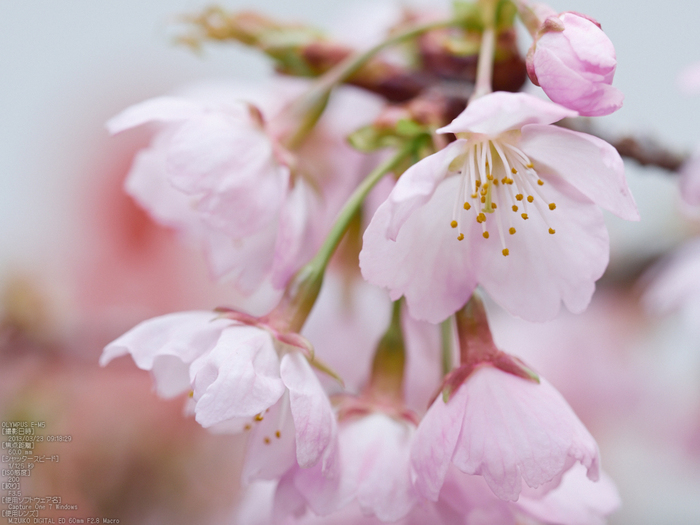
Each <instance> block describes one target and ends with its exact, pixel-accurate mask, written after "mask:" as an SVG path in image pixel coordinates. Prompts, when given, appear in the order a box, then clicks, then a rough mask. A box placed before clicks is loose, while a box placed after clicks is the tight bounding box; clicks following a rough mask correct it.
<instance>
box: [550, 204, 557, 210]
mask: <svg viewBox="0 0 700 525" xmlns="http://www.w3.org/2000/svg"><path fill="white" fill-rule="evenodd" d="M556 207H557V205H556V204H554V203H553V202H552V203H550V204H549V209H550V210H553V209H555V208H556Z"/></svg>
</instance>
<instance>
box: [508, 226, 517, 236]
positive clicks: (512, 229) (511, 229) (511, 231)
mask: <svg viewBox="0 0 700 525" xmlns="http://www.w3.org/2000/svg"><path fill="white" fill-rule="evenodd" d="M508 233H510V234H511V235H514V234H515V228H513V227H512V226H511V227H510V229H509V230H508Z"/></svg>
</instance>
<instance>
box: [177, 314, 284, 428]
mask: <svg viewBox="0 0 700 525" xmlns="http://www.w3.org/2000/svg"><path fill="white" fill-rule="evenodd" d="M190 377H191V379H192V383H193V384H194V399H195V401H196V402H197V404H196V407H195V414H196V419H197V421H198V422H199V423H200V424H201V425H202V426H203V427H205V428H206V427H209V426H211V425H214V424H216V423H220V422H221V421H226V420H227V419H231V418H234V417H252V416H254V415H256V414H259V413H261V412H263V411H265V410H266V409H267V408H269V407H270V406H272V405H273V404H274V403H275V402H276V401H277V400H278V399H279V398H280V397H281V396H282V394H283V393H284V390H285V388H284V384H283V383H282V380H281V379H280V376H279V360H278V357H277V352H276V351H275V349H274V346H273V342H272V337H271V336H270V334H268V333H267V332H265V331H264V330H261V329H260V328H256V327H251V326H233V327H231V328H229V329H227V330H225V331H224V332H222V334H221V337H219V340H218V342H217V344H216V346H215V347H214V348H213V349H212V351H211V352H209V353H208V354H206V355H203V356H202V357H200V358H199V359H197V360H195V361H194V362H193V363H192V366H191V367H190Z"/></svg>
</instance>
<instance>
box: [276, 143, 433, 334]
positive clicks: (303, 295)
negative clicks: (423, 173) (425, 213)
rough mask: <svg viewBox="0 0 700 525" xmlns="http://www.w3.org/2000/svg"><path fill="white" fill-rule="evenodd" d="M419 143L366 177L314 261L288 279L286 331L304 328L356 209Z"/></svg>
mask: <svg viewBox="0 0 700 525" xmlns="http://www.w3.org/2000/svg"><path fill="white" fill-rule="evenodd" d="M419 141H420V139H415V140H412V141H410V142H407V143H406V144H405V145H404V146H403V147H402V148H401V149H400V150H399V151H398V152H396V154H395V155H393V156H392V157H391V158H389V159H387V160H385V161H384V162H382V163H381V164H380V165H379V166H377V167H376V168H375V169H374V170H372V172H371V173H370V174H369V175H367V177H366V178H365V179H364V180H363V181H362V183H361V184H360V185H359V186H358V187H357V188H356V189H355V192H354V193H353V194H352V195H351V196H350V198H349V199H348V200H347V202H346V203H345V206H343V209H342V210H340V213H339V214H338V218H337V219H336V221H335V223H334V224H333V227H332V228H331V231H330V232H329V233H328V235H327V236H326V239H325V240H324V241H323V244H322V245H321V248H319V250H318V252H317V253H316V255H315V256H314V258H313V259H311V261H309V262H308V263H307V264H306V265H305V266H304V267H303V268H302V269H301V270H299V272H297V274H296V275H295V276H294V277H293V278H292V280H291V282H290V283H289V285H288V286H287V289H286V290H285V298H283V299H282V303H281V305H280V307H282V308H284V309H285V310H287V309H289V310H287V311H289V312H290V313H291V318H290V319H289V330H291V331H294V332H298V331H299V330H301V327H302V326H303V325H304V322H305V321H306V318H307V317H308V315H309V313H310V312H311V308H312V307H313V305H314V303H315V302H316V298H317V297H318V294H319V292H320V291H321V284H322V283H323V275H324V273H325V271H326V267H327V266H328V263H329V261H330V259H331V257H332V256H333V253H334V252H335V249H336V248H337V247H338V244H339V243H340V240H341V239H342V238H343V235H344V234H345V231H346V230H347V229H348V226H349V225H350V224H351V222H352V220H353V217H354V216H355V214H356V213H357V211H358V210H359V209H360V206H362V203H363V202H364V200H365V198H366V197H367V195H368V194H369V192H370V191H371V189H372V188H373V187H374V186H375V184H377V183H378V182H379V181H380V180H381V179H382V177H384V175H386V174H387V173H389V172H390V171H392V170H393V169H394V168H396V167H397V166H398V165H399V164H400V163H401V162H402V161H403V160H404V159H405V158H406V157H408V156H409V155H412V154H413V153H414V152H415V150H416V148H417V147H418V143H419Z"/></svg>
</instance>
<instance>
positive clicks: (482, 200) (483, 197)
mask: <svg viewBox="0 0 700 525" xmlns="http://www.w3.org/2000/svg"><path fill="white" fill-rule="evenodd" d="M481 202H483V203H485V202H486V195H482V196H481Z"/></svg>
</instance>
